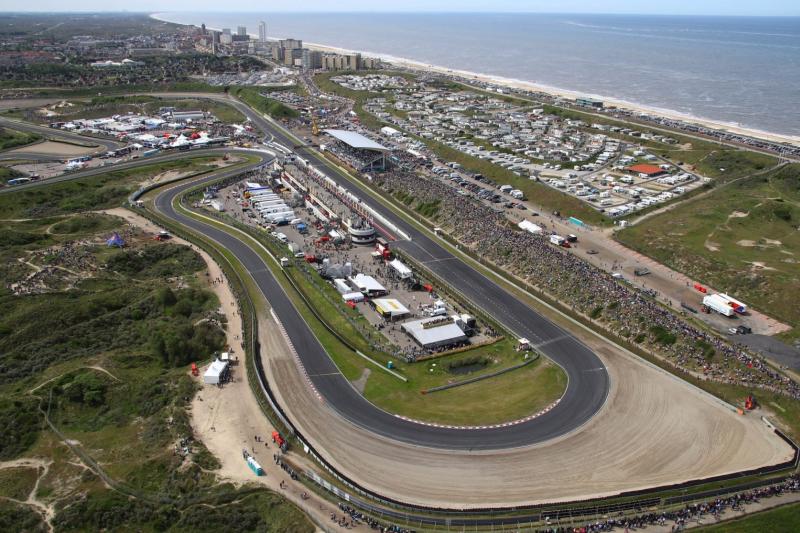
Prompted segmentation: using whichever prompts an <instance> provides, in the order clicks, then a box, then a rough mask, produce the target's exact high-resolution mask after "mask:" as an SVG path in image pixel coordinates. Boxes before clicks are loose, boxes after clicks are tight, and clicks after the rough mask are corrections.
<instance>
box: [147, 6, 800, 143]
mask: <svg viewBox="0 0 800 533" xmlns="http://www.w3.org/2000/svg"><path fill="white" fill-rule="evenodd" d="M150 16H151V17H152V18H154V19H156V20H160V21H163V22H172V21H170V20H168V19H167V18H165V17H166V16H168V13H165V14H159V13H153V14H151V15H150ZM184 25H186V24H184ZM208 29H210V30H215V31H221V29H220V28H212V27H210V26H208ZM251 36H252V37H257V36H256V35H253V34H251ZM281 38H282V37H272V38H270V40H271V41H275V40H279V39H281ZM304 43H305V45H306V46H307V47H308V48H310V49H313V50H319V51H322V52H333V53H339V54H353V53H358V54H361V55H362V56H367V57H376V58H379V59H381V60H382V61H383V62H385V63H387V64H389V65H391V66H394V67H397V68H401V69H412V70H421V71H427V72H435V73H438V74H445V75H449V76H459V77H462V78H464V79H465V80H473V81H480V82H485V83H490V84H494V85H497V86H500V87H508V88H512V89H521V90H525V91H537V92H541V93H545V94H548V95H551V96H555V97H563V98H570V99H574V98H576V97H588V98H597V99H600V100H603V101H604V102H605V103H606V104H610V105H613V106H616V107H618V108H620V109H625V110H629V111H633V112H635V113H645V114H649V115H655V116H660V117H665V118H669V119H674V120H682V121H685V122H689V123H692V124H698V125H701V126H704V127H707V128H713V129H717V130H721V131H728V132H731V133H735V134H739V135H747V136H749V137H755V138H759V139H764V140H767V141H771V142H778V143H789V144H793V145H797V146H800V137H798V136H794V135H783V134H779V133H772V132H768V131H763V130H758V129H754V128H748V127H746V126H742V125H739V124H731V123H726V122H721V121H716V120H712V119H708V118H701V117H695V116H692V115H687V114H685V113H680V112H678V111H673V110H669V109H661V108H655V107H649V106H644V105H641V104H637V103H634V102H628V101H625V100H620V99H616V98H614V97H611V96H606V95H599V94H587V93H584V92H579V91H571V90H568V89H560V88H557V87H550V86H547V85H541V84H537V83H535V82H530V81H525V80H518V79H511V78H504V77H501V76H492V75H489V74H481V73H478V72H470V71H466V70H457V69H451V68H447V67H442V66H438V65H433V64H428V63H422V62H419V61H414V60H412V59H406V58H400V57H395V56H391V55H386V54H381V53H376V52H370V51H366V50H350V49H346V48H340V47H336V46H331V45H326V44H321V43H312V42H307V41H304Z"/></svg>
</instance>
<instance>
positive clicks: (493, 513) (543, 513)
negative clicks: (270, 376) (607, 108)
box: [136, 177, 800, 527]
mask: <svg viewBox="0 0 800 533" xmlns="http://www.w3.org/2000/svg"><path fill="white" fill-rule="evenodd" d="M181 179H184V180H185V179H187V177H184V178H181ZM163 185H165V183H162V184H157V185H153V186H150V187H148V188H147V190H148V191H149V190H154V189H155V188H157V187H161V186H163ZM137 192H138V191H137ZM144 192H147V191H142V192H141V194H144ZM187 192H188V191H187ZM141 194H139V195H138V196H136V198H137V199H138V198H139V197H141ZM184 194H185V193H184ZM158 218H159V219H160V218H161V217H158ZM158 223H159V224H162V225H164V226H166V227H170V226H171V227H172V228H171V229H173V232H174V233H175V234H176V235H178V236H181V237H183V238H185V239H186V240H189V241H191V242H194V243H195V244H197V245H198V246H201V247H203V248H204V249H206V251H208V252H209V253H212V252H213V253H212V255H215V256H217V257H219V258H222V262H221V264H220V266H221V267H222V268H223V270H224V271H225V270H226V265H227V271H226V275H228V277H229V279H231V280H235V281H236V284H232V285H238V286H239V288H238V289H237V290H236V291H235V292H238V295H239V298H238V300H239V301H240V302H245V306H242V304H241V303H240V310H241V315H242V317H243V320H244V321H245V322H246V323H247V324H248V326H247V328H246V330H245V339H246V348H245V349H246V350H249V352H250V353H249V354H247V355H248V357H246V361H247V364H248V372H249V371H250V368H249V365H252V367H253V374H254V376H253V377H255V378H256V380H255V381H257V388H256V389H255V390H256V391H260V392H261V395H258V394H257V399H258V401H259V405H261V406H262V410H263V411H264V412H265V414H266V415H267V417H268V418H269V419H270V420H271V421H273V423H275V422H274V419H273V417H277V419H278V420H279V422H280V424H279V427H280V426H283V427H284V428H286V430H287V434H288V435H292V436H293V438H295V439H296V440H297V441H298V442H299V443H300V444H301V445H302V446H303V450H304V451H305V452H306V453H307V454H308V455H310V456H311V457H312V458H313V459H314V460H315V461H316V462H317V463H318V464H319V465H320V466H321V467H322V468H324V469H325V471H326V472H328V473H329V474H330V475H331V476H332V477H333V478H334V479H336V480H337V481H338V482H339V483H341V484H342V485H343V486H344V487H346V488H347V489H349V490H350V491H353V492H354V493H353V492H349V491H348V490H343V489H341V488H339V487H337V486H335V485H333V484H332V483H330V482H328V481H327V480H325V479H323V478H322V477H321V476H320V475H319V474H318V473H316V472H314V471H310V470H307V471H306V472H305V475H306V477H307V478H308V479H309V480H311V481H313V482H314V483H316V484H317V485H318V486H320V487H321V488H323V489H325V490H326V491H328V492H330V493H331V494H332V495H334V496H335V497H337V498H340V499H342V500H344V501H346V502H348V503H349V504H351V505H355V506H356V507H359V508H361V509H362V510H364V511H365V512H367V513H369V514H372V515H374V516H379V517H388V518H390V519H392V520H402V521H404V522H406V523H408V524H420V525H431V526H451V525H452V526H460V527H467V526H474V527H479V526H491V525H515V524H517V525H518V524H526V523H534V522H540V521H541V520H542V519H543V517H549V518H551V519H554V518H558V517H563V518H570V519H574V518H580V517H589V516H598V515H601V514H608V513H612V512H620V511H626V510H637V509H639V510H641V509H647V508H650V507H653V506H656V505H664V504H669V503H671V502H672V501H673V500H674V497H673V498H672V499H669V498H666V499H664V498H660V497H658V496H657V494H658V493H663V492H666V491H674V490H682V489H688V488H691V487H694V486H698V485H702V484H707V483H711V482H716V481H723V480H730V479H736V478H743V477H750V476H754V475H766V474H771V473H777V472H781V471H786V470H789V469H791V468H797V466H798V459H800V450H798V447H797V445H796V444H794V442H792V440H791V439H789V438H788V437H787V436H786V435H785V434H783V433H782V432H780V431H779V430H777V429H776V430H775V433H776V434H777V435H778V436H780V437H781V438H782V439H783V440H785V441H786V442H787V443H788V444H789V445H790V446H791V447H792V449H793V450H794V453H793V457H792V459H791V460H789V461H787V462H784V463H781V464H778V465H774V466H770V467H763V468H759V469H753V470H748V471H744V472H739V473H736V474H728V475H722V476H716V477H712V478H706V479H698V480H693V481H689V482H686V483H681V484H674V485H669V486H662V487H656V488H652V489H647V490H640V491H631V492H624V493H621V494H618V495H616V496H615V497H614V498H622V499H624V498H629V497H636V496H642V498H640V499H635V500H632V501H629V502H622V503H603V502H607V501H608V498H600V499H587V500H582V501H581V500H578V501H574V502H566V503H562V504H555V505H553V504H550V505H547V504H545V505H533V506H510V507H488V508H476V509H470V510H454V509H446V508H438V507H427V506H420V505H413V504H408V503H405V502H401V501H398V500H394V499H392V498H388V497H384V496H382V495H380V494H377V493H375V492H373V491H371V490H369V489H366V488H364V487H362V486H361V485H359V484H358V483H357V482H355V481H353V480H351V479H350V478H348V477H347V476H345V475H344V474H342V473H340V472H339V471H338V470H336V468H335V467H334V466H333V465H331V464H330V463H329V462H328V461H327V460H326V459H325V458H324V457H323V456H322V455H321V454H320V453H319V452H317V450H316V449H315V448H314V446H313V445H312V444H311V443H310V441H309V440H308V439H307V438H306V437H305V436H304V435H303V434H302V433H301V432H300V431H299V430H298V429H297V428H296V427H295V426H294V425H293V424H292V422H291V420H290V419H289V417H288V416H287V415H286V413H285V411H284V410H283V409H282V408H281V406H280V405H279V404H278V402H277V399H276V398H275V396H274V394H273V392H272V390H271V388H270V385H269V381H268V380H267V378H266V373H265V371H264V367H263V362H262V361H261V358H260V356H259V353H260V344H259V342H258V325H257V315H256V311H255V305H254V303H253V301H252V299H251V297H250V295H249V294H248V293H247V290H246V289H245V284H244V280H243V279H242V278H241V277H240V276H239V274H238V272H237V271H236V270H235V269H234V268H233V267H232V265H229V263H228V261H227V259H224V257H223V256H222V255H221V254H219V253H218V252H217V251H216V250H214V247H213V246H209V247H210V248H212V250H208V249H207V248H206V246H203V245H202V244H198V243H197V242H196V240H198V239H196V238H195V237H194V236H193V235H187V234H186V233H184V232H183V230H182V229H180V228H178V229H174V228H175V226H176V225H175V224H172V223H171V222H166V223H165V222H164V221H163V220H159V221H158ZM204 244H207V243H204ZM245 307H246V309H245ZM251 387H256V384H255V383H254V382H253V380H251ZM264 398H266V400H267V404H268V408H267V405H265V404H264V402H263V399H264ZM775 482H776V481H774V480H765V481H763V484H764V485H768V484H771V483H775ZM753 483H755V482H748V483H746V484H744V485H742V487H745V488H744V489H742V488H740V487H739V486H738V485H731V486H729V487H726V488H723V489H719V490H718V491H706V492H704V493H699V494H701V495H705V494H711V492H714V493H715V494H716V495H720V494H732V493H736V492H738V491H741V490H746V487H748V486H750V485H752V484H753ZM762 486H763V485H762ZM646 495H651V496H649V497H644V496H646ZM693 497H695V496H694V495H687V496H686V498H693ZM703 497H707V496H701V498H703ZM371 502H375V503H371ZM419 513H425V514H419ZM518 513H520V514H518ZM509 515H511V516H509Z"/></svg>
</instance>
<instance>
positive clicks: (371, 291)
mask: <svg viewBox="0 0 800 533" xmlns="http://www.w3.org/2000/svg"><path fill="white" fill-rule="evenodd" d="M350 282H351V283H352V284H353V285H355V286H356V288H357V289H358V290H359V291H361V292H362V293H363V294H366V295H368V296H377V295H382V294H386V292H387V291H386V287H384V286H383V285H381V284H380V283H378V281H377V280H376V279H375V278H373V277H372V276H367V275H366V274H356V275H355V276H351V277H350Z"/></svg>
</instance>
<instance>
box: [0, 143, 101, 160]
mask: <svg viewBox="0 0 800 533" xmlns="http://www.w3.org/2000/svg"><path fill="white" fill-rule="evenodd" d="M86 142H89V143H90V142H91V140H90V139H87V141H86ZM96 151H97V147H96V146H77V145H74V144H68V143H62V142H58V141H44V142H40V143H36V144H31V145H29V146H24V147H22V148H17V149H16V150H11V151H9V152H6V153H7V154H14V155H17V154H19V155H20V156H23V155H25V154H45V155H51V156H54V157H77V156H82V155H89V154H93V153H95V152H96Z"/></svg>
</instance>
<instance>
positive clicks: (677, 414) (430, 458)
mask: <svg viewBox="0 0 800 533" xmlns="http://www.w3.org/2000/svg"><path fill="white" fill-rule="evenodd" d="M162 96H164V95H162ZM180 96H187V95H186V94H181V95H180ZM195 96H197V95H195ZM202 97H203V98H214V99H216V100H220V101H224V102H226V103H229V104H230V105H233V106H234V107H236V108H237V109H238V110H239V111H241V112H243V113H244V114H245V115H246V116H248V118H250V120H251V121H252V122H253V124H254V126H256V127H257V128H259V129H260V130H261V131H263V132H264V134H265V139H266V140H268V141H270V142H271V143H279V144H281V145H283V146H285V147H290V148H291V147H292V146H296V145H297V144H298V142H297V140H296V139H293V138H292V137H291V135H290V134H289V133H288V132H286V131H285V130H284V129H283V128H282V127H281V126H280V125H278V124H276V123H274V122H273V121H271V120H269V119H267V118H265V117H263V116H261V115H260V114H258V113H256V112H255V111H253V110H252V109H251V108H249V107H248V106H246V105H245V104H243V103H241V102H239V101H236V100H233V99H230V98H228V97H226V96H222V95H205V94H204V95H202ZM15 127H17V129H20V128H19V125H17V124H15ZM300 151H301V153H302V156H303V157H306V158H308V160H309V162H310V163H311V164H312V165H314V167H315V168H317V169H319V170H320V171H322V172H323V173H324V174H325V175H327V176H328V177H330V178H331V179H333V180H334V181H336V182H337V183H339V184H340V185H342V186H343V187H345V188H347V189H348V190H351V191H352V192H353V193H354V194H356V195H357V196H359V197H360V198H361V200H362V201H363V202H364V203H365V204H367V205H368V206H369V207H370V208H372V209H373V210H375V211H376V212H378V213H380V214H381V216H382V217H384V218H385V219H386V220H388V221H390V223H391V225H392V226H393V227H394V228H397V229H399V230H400V233H402V234H403V237H402V238H400V239H398V241H397V242H396V243H395V246H396V247H398V248H400V249H402V251H403V252H404V253H405V254H406V255H408V256H410V257H411V258H412V259H413V260H414V261H416V262H418V263H421V264H423V265H424V266H425V267H426V268H427V269H430V270H431V271H432V272H433V273H434V274H435V275H436V276H438V277H439V278H440V279H445V280H448V283H450V284H451V285H452V287H453V288H454V289H456V290H457V291H459V292H460V293H461V294H462V295H463V296H464V297H465V298H466V299H468V300H470V302H471V304H472V305H474V306H476V307H478V308H480V309H481V310H482V311H483V312H484V313H486V314H488V315H490V316H492V317H493V318H494V319H495V320H496V321H497V322H499V323H500V324H502V325H503V326H504V327H505V328H507V329H508V330H509V331H511V332H512V333H513V334H514V335H516V336H519V337H527V338H529V339H530V340H531V341H532V343H533V344H535V345H538V346H539V348H538V349H539V350H540V351H541V352H542V353H543V354H544V355H546V356H547V357H549V358H550V359H552V360H553V361H554V362H555V363H556V364H558V365H559V366H561V367H562V368H563V369H564V371H565V372H566V374H567V376H568V380H569V382H568V386H567V389H566V392H565V393H564V396H563V397H562V398H561V400H560V401H559V402H558V403H557V404H556V405H555V406H554V407H553V408H552V409H550V410H549V411H547V412H546V413H542V414H541V415H540V416H537V417H535V418H532V419H530V420H526V421H523V422H520V423H517V424H514V425H508V426H500V427H491V428H483V429H462V428H446V427H434V426H430V425H423V424H418V423H415V422H413V421H409V420H404V419H401V418H399V417H397V416H395V415H392V414H390V413H387V412H385V411H383V410H381V409H379V408H377V407H375V406H374V405H372V404H370V403H369V402H368V401H367V400H366V399H365V398H364V397H363V396H361V395H360V394H359V393H358V392H357V391H356V389H355V388H354V387H353V386H352V385H351V384H350V383H349V382H348V381H347V380H346V379H345V378H344V376H343V375H342V374H341V373H340V372H339V371H338V368H337V367H336V366H335V364H334V363H333V361H332V360H331V358H330V357H329V356H328V354H327V353H326V352H325V350H324V348H323V347H322V345H321V344H320V342H319V341H318V340H317V339H316V337H315V336H314V334H313V333H312V331H311V329H310V327H309V325H308V324H306V323H305V321H304V320H303V318H302V316H301V315H300V313H299V312H298V310H297V309H296V308H295V307H294V305H293V304H292V301H291V300H290V298H289V297H288V295H287V294H286V293H285V292H284V289H283V287H282V286H281V285H280V283H279V282H278V280H277V279H276V278H275V274H274V273H273V270H272V269H271V268H270V265H268V264H266V261H267V259H265V258H264V255H263V254H262V253H259V252H258V251H257V246H258V244H257V243H256V242H255V241H254V240H253V239H252V238H250V237H247V236H246V235H245V234H243V233H242V234H237V231H236V230H233V229H231V228H225V229H223V228H220V227H219V224H217V223H212V222H211V221H204V220H203V219H202V218H199V217H197V216H189V215H188V214H187V213H186V212H185V211H184V210H182V209H179V208H176V205H177V203H178V200H179V198H180V196H181V195H182V194H183V193H184V192H186V191H187V190H189V189H191V188H194V187H197V186H198V185H203V184H206V183H212V182H215V181H219V180H223V179H225V178H228V177H230V176H232V175H233V174H235V173H241V172H244V171H245V170H246V168H245V169H242V168H238V169H233V170H231V169H221V170H219V171H214V172H212V173H209V174H206V175H204V176H202V177H200V178H196V179H190V180H187V181H184V182H180V183H178V184H172V185H165V186H163V187H162V188H160V189H158V190H157V191H154V192H153V193H151V194H152V195H153V197H154V209H155V210H156V211H157V212H158V214H159V215H161V216H164V217H167V218H169V219H171V221H172V222H173V223H175V224H178V225H180V226H182V227H183V228H185V229H187V230H189V231H193V232H197V233H200V234H202V235H204V236H205V237H206V238H208V239H211V240H213V241H215V242H216V243H217V244H218V245H220V246H221V247H224V248H226V249H227V250H228V251H229V252H230V253H231V254H232V255H234V256H235V257H236V259H237V260H238V261H239V262H240V264H241V265H242V266H243V267H244V269H245V270H246V271H247V272H248V274H249V275H250V276H251V277H252V279H253V281H254V282H255V285H256V286H257V287H258V290H259V291H260V292H261V293H262V294H263V297H264V299H265V300H266V302H267V303H268V305H269V306H270V307H271V312H269V311H266V310H259V311H263V315H264V316H260V317H259V320H260V321H261V320H263V321H264V325H265V326H266V327H260V331H261V336H262V339H261V353H260V354H258V356H259V357H261V358H262V361H263V364H264V368H265V371H266V376H267V379H268V380H269V381H270V387H271V389H272V390H273V391H274V392H275V394H276V396H277V398H278V400H279V402H280V404H281V407H282V408H283V409H284V411H285V412H286V413H287V414H288V416H289V417H290V419H291V421H292V424H293V425H295V426H296V427H298V428H299V429H301V430H302V432H303V434H304V436H305V437H306V438H307V439H308V440H309V441H310V443H311V444H313V446H314V448H315V449H316V451H317V452H318V453H320V454H321V455H322V456H323V457H324V458H325V459H326V460H327V461H328V462H329V463H330V464H331V465H333V466H334V468H336V469H337V470H338V471H339V472H341V473H342V474H343V475H345V476H346V477H348V478H350V479H352V480H354V481H356V482H357V483H358V484H360V485H361V486H362V487H365V488H367V489H368V490H371V491H373V492H375V493H377V494H380V495H382V496H385V497H387V498H390V499H394V500H398V501H401V502H405V503H409V504H414V505H421V506H430V507H443V508H456V509H466V508H487V507H511V506H521V505H532V504H537V503H544V502H554V501H572V500H576V499H586V498H590V497H600V496H609V495H615V494H619V493H622V492H629V491H634V490H642V489H646V488H651V487H656V486H663V485H669V484H674V483H679V482H684V481H689V480H695V479H701V478H707V477H713V476H720V475H725V474H733V473H735V472H740V471H745V470H751V469H755V468H760V467H764V466H769V465H773V464H777V463H781V462H784V461H786V460H788V459H790V458H791V457H792V454H793V450H792V449H791V447H790V446H788V444H787V443H786V442H784V441H783V440H782V439H780V438H779V437H778V436H777V435H775V434H774V433H773V431H772V430H771V429H770V428H769V427H767V426H766V425H765V424H764V423H763V422H761V421H760V420H758V419H757V418H756V417H753V416H749V417H748V416H740V415H738V414H737V413H736V412H735V411H734V410H733V409H732V408H731V407H730V406H728V405H726V404H724V403H723V402H721V401H719V400H717V399H716V398H714V397H712V396H710V395H708V394H706V393H704V392H702V391H700V390H699V389H696V388H694V387H692V386H690V385H688V384H687V383H685V382H683V381H681V380H679V379H677V378H675V377H674V376H672V375H670V374H668V373H666V372H665V371H663V370H660V369H658V368H656V367H654V366H652V365H650V364H649V363H647V362H644V361H643V360H641V359H640V358H638V357H636V356H635V355H633V354H631V353H628V352H626V351H625V350H623V349H622V348H620V347H618V346H616V345H614V344H613V343H611V342H609V341H607V340H605V339H603V338H601V337H600V336H598V335H597V334H595V333H592V332H590V331H588V330H586V329H585V328H583V327H581V326H579V325H578V324H577V323H573V322H571V321H569V320H566V319H563V320H558V324H556V323H555V321H554V320H551V318H550V317H546V316H544V315H543V314H541V313H540V312H538V311H537V310H534V309H533V308H532V307H531V306H529V305H528V304H527V303H525V302H524V301H523V300H522V299H520V298H518V297H517V296H515V295H514V294H512V293H511V292H509V291H508V290H506V289H505V288H503V287H501V286H500V285H498V284H497V283H495V282H494V281H493V280H491V279H489V277H487V276H486V275H484V274H483V273H482V272H481V271H480V270H478V269H477V268H476V267H475V266H473V265H472V264H471V263H470V261H469V260H468V259H466V258H465V257H462V256H460V255H458V254H456V253H454V252H452V251H451V249H450V248H449V247H448V246H447V245H445V244H444V243H443V242H440V241H439V240H438V239H437V238H436V237H435V236H433V235H432V234H430V233H428V232H427V231H426V230H424V228H421V227H419V226H416V225H414V224H411V223H410V222H408V221H406V219H404V218H403V217H400V216H398V215H397V214H396V213H394V212H393V211H392V210H391V209H389V208H387V207H386V206H385V205H383V204H382V203H381V202H379V201H378V200H376V199H375V198H373V197H372V196H371V195H370V194H369V192H368V191H367V190H365V189H364V188H363V185H361V184H360V183H358V182H356V181H352V180H349V179H347V178H346V177H345V176H343V174H342V172H341V170H340V169H338V168H337V167H335V165H333V164H332V163H330V162H329V161H328V160H326V159H324V158H322V157H321V156H319V155H318V154H316V153H314V152H313V151H312V150H310V149H309V148H307V147H304V148H302V149H301V150H300ZM214 152H218V153H223V152H234V153H235V152H237V150H217V151H213V150H204V151H199V152H192V153H191V154H187V153H174V154H167V155H162V156H157V157H154V158H149V159H147V160H139V161H136V162H131V163H124V164H122V165H118V166H115V167H114V169H118V168H124V167H136V166H144V165H149V164H152V163H154V162H159V161H165V160H175V159H180V158H182V157H188V156H190V155H191V156H197V155H206V154H210V153H214ZM246 153H247V154H249V155H251V156H252V155H258V156H259V158H260V159H261V161H260V163H258V164H263V163H265V162H268V161H270V160H271V159H272V157H273V155H272V154H270V153H269V152H267V151H262V152H257V151H251V150H248V151H246ZM109 170H110V169H108V168H106V169H97V170H93V171H88V172H81V173H75V174H70V175H68V176H64V177H62V178H53V179H50V180H46V181H43V182H39V183H36V184H30V185H25V186H20V187H16V188H14V189H6V191H9V192H10V191H13V190H22V189H31V188H34V187H39V186H45V185H47V184H49V183H55V182H58V181H62V180H65V179H79V178H82V177H86V176H90V175H96V174H100V173H102V172H108V171H109ZM389 236H390V237H392V238H394V237H397V235H389ZM405 237H408V238H405ZM273 312H274V316H276V317H277V319H278V320H279V321H280V324H281V325H282V328H281V333H280V334H277V333H276V331H277V330H278V328H277V324H276V322H275V320H274V318H273V315H272V313H273ZM554 312H555V311H554ZM284 334H285V337H288V340H289V341H290V342H291V345H292V346H293V349H294V353H295V354H296V355H297V358H295V357H294V356H293V354H292V350H291V349H289V346H288V344H287V338H285V337H284V336H283V335H284ZM298 360H299V363H300V364H298ZM309 381H310V382H311V385H312V386H313V387H312V386H309V383H308V382H309ZM298 453H301V454H302V451H298Z"/></svg>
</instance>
